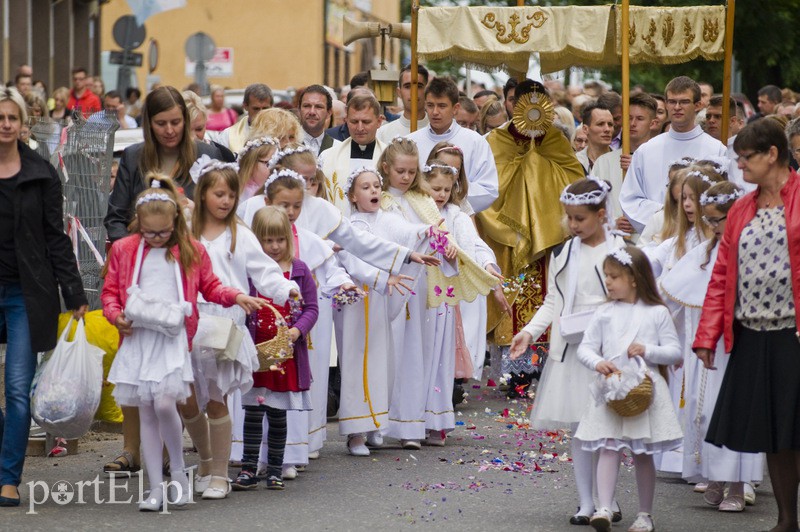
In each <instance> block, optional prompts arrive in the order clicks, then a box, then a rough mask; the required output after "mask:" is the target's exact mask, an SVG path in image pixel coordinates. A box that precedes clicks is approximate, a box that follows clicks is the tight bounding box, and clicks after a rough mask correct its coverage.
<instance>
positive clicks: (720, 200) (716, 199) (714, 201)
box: [700, 190, 744, 206]
mask: <svg viewBox="0 0 800 532" xmlns="http://www.w3.org/2000/svg"><path fill="white" fill-rule="evenodd" d="M742 196H744V191H743V190H734V191H733V192H731V193H730V194H714V195H712V196H709V195H708V194H707V193H705V192H703V193H702V194H701V195H700V205H703V206H705V205H726V204H727V203H729V202H731V201H734V200H737V199H739V198H741V197H742Z"/></svg>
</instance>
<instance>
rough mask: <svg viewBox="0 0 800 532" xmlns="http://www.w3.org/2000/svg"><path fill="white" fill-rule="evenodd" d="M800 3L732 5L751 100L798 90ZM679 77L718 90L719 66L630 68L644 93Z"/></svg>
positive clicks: (744, 0) (430, 1) (441, 0)
mask: <svg viewBox="0 0 800 532" xmlns="http://www.w3.org/2000/svg"><path fill="white" fill-rule="evenodd" d="M420 3H421V5H422V6H432V5H436V6H442V5H456V2H454V1H448V0H422V1H421V2H420ZM457 3H458V4H460V5H467V4H468V5H484V6H486V5H497V6H516V5H517V2H516V0H494V1H492V0H488V1H479V0H459V1H458V2H457ZM609 3H610V0H569V1H566V0H555V1H546V0H541V1H537V0H526V2H525V4H526V5H529V6H530V5H550V6H559V5H561V6H565V5H574V6H589V5H605V4H609ZM720 3H721V2H710V1H707V0H696V1H693V0H634V1H633V2H632V4H634V5H642V6H664V7H668V6H690V5H715V4H716V5H719V4H720ZM401 13H402V16H403V18H404V19H405V20H409V18H410V14H411V0H402V2H401ZM797 28H800V0H769V2H758V1H755V0H740V1H739V2H737V3H736V24H735V31H734V44H733V50H734V56H735V58H736V60H737V62H738V66H739V69H740V70H741V72H742V85H743V89H744V92H745V93H747V94H748V95H749V96H750V98H751V99H753V100H755V93H756V91H758V89H759V88H760V87H762V86H764V85H767V84H774V85H778V86H779V87H787V86H788V87H792V88H795V89H798V90H800V58H799V57H798V56H797V54H796V52H795V50H797V48H798V46H800V37H798V36H796V34H798V31H797ZM431 66H432V68H433V69H434V70H436V71H437V72H447V73H449V74H451V75H455V74H456V73H457V71H458V66H459V65H457V64H453V63H452V62H447V61H443V62H437V63H436V64H435V65H431ZM678 75H687V76H691V77H692V78H694V79H697V80H704V81H708V82H710V83H711V84H712V85H713V86H714V88H715V90H721V87H722V62H711V61H703V60H696V61H690V62H688V63H683V64H679V65H660V66H657V67H655V66H653V65H633V66H632V67H631V83H632V84H642V85H644V86H645V87H647V88H648V90H653V91H659V90H661V88H663V87H664V85H666V83H667V81H669V80H670V79H672V78H673V77H675V76H678ZM603 77H604V79H605V80H606V81H608V82H610V83H611V84H612V85H614V86H616V87H619V84H620V71H619V69H607V70H605V71H604V72H603Z"/></svg>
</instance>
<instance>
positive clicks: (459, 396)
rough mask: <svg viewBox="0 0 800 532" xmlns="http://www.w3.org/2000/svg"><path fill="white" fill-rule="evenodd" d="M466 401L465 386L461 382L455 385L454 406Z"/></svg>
mask: <svg viewBox="0 0 800 532" xmlns="http://www.w3.org/2000/svg"><path fill="white" fill-rule="evenodd" d="M463 402H464V387H463V386H461V384H455V385H454V386H453V406H456V405H460V404H461V403H463Z"/></svg>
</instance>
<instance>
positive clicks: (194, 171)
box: [189, 153, 239, 185]
mask: <svg viewBox="0 0 800 532" xmlns="http://www.w3.org/2000/svg"><path fill="white" fill-rule="evenodd" d="M225 168H230V169H231V170H233V171H234V172H236V173H239V165H238V164H237V163H226V162H223V161H219V160H217V159H212V158H211V157H209V156H208V155H207V154H205V153H204V154H203V155H201V156H200V157H199V158H198V159H197V160H196V161H195V162H194V164H193V165H192V167H191V168H189V175H190V176H191V177H192V181H194V184H195V185H196V184H197V182H198V181H200V178H201V177H202V176H203V175H205V174H207V173H208V172H210V171H212V170H224V169H225Z"/></svg>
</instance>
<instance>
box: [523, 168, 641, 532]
mask: <svg viewBox="0 0 800 532" xmlns="http://www.w3.org/2000/svg"><path fill="white" fill-rule="evenodd" d="M610 192H611V185H610V184H609V183H608V182H606V181H600V180H595V179H594V178H590V179H580V180H578V181H576V182H574V183H573V184H571V185H568V186H567V187H566V188H564V191H563V192H562V193H561V203H562V205H564V210H565V211H566V216H567V223H568V225H569V229H570V232H571V233H572V235H573V237H572V238H571V239H570V240H568V241H567V242H566V243H564V244H563V245H561V246H558V247H557V248H556V249H555V250H554V251H553V253H552V255H551V257H550V262H549V268H548V272H547V284H548V286H547V296H546V297H545V299H544V304H543V305H542V306H541V307H540V308H539V310H537V311H536V314H534V316H533V318H532V319H531V321H530V323H528V324H527V325H526V326H525V327H524V328H523V329H522V331H520V332H519V333H518V334H517V335H516V336H514V339H513V340H512V341H511V351H510V356H511V358H512V359H517V358H519V357H520V356H522V355H523V354H524V353H526V352H528V353H529V352H530V351H529V350H528V347H529V346H530V345H531V344H532V343H533V342H534V340H535V339H536V338H539V336H541V335H542V333H544V332H545V331H546V330H547V328H548V327H550V326H551V325H552V329H551V332H550V354H549V356H548V358H547V363H546V364H545V366H544V371H543V372H542V377H541V379H540V382H539V388H538V389H537V391H536V402H535V403H534V405H533V410H532V411H531V428H533V429H547V430H552V431H555V430H570V431H573V432H574V431H575V429H576V428H577V426H578V422H579V421H580V420H581V417H583V414H584V412H585V411H586V408H587V407H588V405H589V385H590V383H591V379H592V376H593V372H592V371H591V370H590V369H589V368H587V367H586V366H584V365H583V364H581V363H580V362H579V361H578V355H577V352H578V346H579V345H580V342H581V338H583V331H584V329H585V328H586V326H587V325H588V323H589V320H590V319H591V317H592V315H593V314H594V312H595V310H596V309H597V307H599V306H600V305H602V304H603V303H605V302H606V301H607V298H606V287H605V284H604V283H603V261H604V260H605V258H606V256H607V255H608V254H609V253H610V252H611V251H613V250H614V249H617V248H619V247H621V246H623V245H624V244H625V242H624V241H623V240H622V238H621V237H619V236H614V235H613V234H612V233H611V230H610V229H609V226H608V220H607V217H606V212H607V211H606V202H607V201H608V200H609V195H610ZM571 450H572V466H573V471H574V474H575V484H576V487H577V489H578V497H579V499H580V501H579V506H578V511H577V512H576V513H575V515H573V516H572V517H571V518H570V523H571V524H573V525H588V524H589V518H590V517H591V516H592V513H593V512H594V509H595V508H594V501H593V500H592V491H593V488H594V481H593V472H592V466H593V462H592V453H591V452H590V451H585V450H583V447H582V445H581V441H580V440H579V439H577V438H572V447H571Z"/></svg>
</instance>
